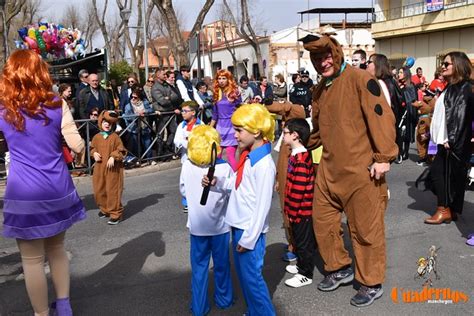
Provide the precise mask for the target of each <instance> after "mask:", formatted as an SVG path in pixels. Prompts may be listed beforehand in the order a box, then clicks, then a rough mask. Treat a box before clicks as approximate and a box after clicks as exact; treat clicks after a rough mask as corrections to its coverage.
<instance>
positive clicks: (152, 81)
mask: <svg viewBox="0 0 474 316" xmlns="http://www.w3.org/2000/svg"><path fill="white" fill-rule="evenodd" d="M147 81H148V82H151V83H154V82H155V80H147Z"/></svg>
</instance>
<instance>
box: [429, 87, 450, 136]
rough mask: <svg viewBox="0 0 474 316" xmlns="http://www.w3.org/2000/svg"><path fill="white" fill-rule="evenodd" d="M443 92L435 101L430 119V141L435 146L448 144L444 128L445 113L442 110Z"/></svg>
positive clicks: (446, 129) (446, 130) (443, 109)
mask: <svg viewBox="0 0 474 316" xmlns="http://www.w3.org/2000/svg"><path fill="white" fill-rule="evenodd" d="M444 95H445V91H443V92H442V93H441V95H440V96H439V97H438V100H436V104H435V108H434V112H433V118H432V119H431V127H430V133H431V141H432V142H433V143H435V144H437V145H443V144H444V143H447V142H448V128H447V127H446V111H445V108H444Z"/></svg>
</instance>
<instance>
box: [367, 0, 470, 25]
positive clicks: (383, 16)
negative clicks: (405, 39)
mask: <svg viewBox="0 0 474 316" xmlns="http://www.w3.org/2000/svg"><path fill="white" fill-rule="evenodd" d="M470 4H474V0H445V1H444V6H443V9H442V10H447V9H451V8H456V7H461V6H466V5H470ZM425 13H431V11H428V7H427V4H426V1H420V2H417V3H413V4H410V5H406V6H403V7H398V8H390V9H388V10H382V11H378V12H375V13H374V19H375V23H377V22H384V21H390V20H396V19H400V18H406V17H410V16H415V15H420V14H425Z"/></svg>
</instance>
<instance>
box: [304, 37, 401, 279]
mask: <svg viewBox="0 0 474 316" xmlns="http://www.w3.org/2000/svg"><path fill="white" fill-rule="evenodd" d="M303 42H304V48H305V49H307V50H308V51H309V52H310V57H311V61H312V62H313V65H315V66H316V59H317V58H318V57H321V56H322V55H323V54H324V53H327V52H331V54H332V58H333V61H334V64H333V67H334V69H335V72H334V74H335V76H334V77H333V78H323V79H322V80H321V82H320V83H319V84H318V86H317V87H316V89H315V90H314V92H313V114H312V120H313V131H312V133H311V137H310V141H309V145H308V147H309V149H314V148H316V147H318V146H319V145H323V154H322V158H321V162H320V165H319V168H318V173H317V177H316V186H315V199H314V203H313V223H314V224H313V225H314V231H315V235H316V239H317V243H318V249H319V251H320V254H321V256H322V258H323V260H324V267H325V270H326V271H329V272H333V271H336V270H339V269H341V268H343V267H345V266H347V265H350V264H351V262H352V260H351V258H350V257H349V253H348V251H347V250H346V249H345V247H344V241H343V237H342V231H343V230H342V226H341V217H342V212H344V213H345V214H346V216H347V222H348V226H349V233H350V236H351V240H352V245H353V248H354V255H355V261H356V264H355V278H356V280H357V281H359V282H360V283H362V284H364V285H367V286H373V285H376V284H381V283H383V282H384V279H385V231H384V213H385V209H386V206H387V184H386V182H385V179H384V178H382V179H381V180H375V178H371V177H370V173H369V171H368V170H367V169H368V167H369V166H371V165H372V164H373V163H374V162H379V163H383V162H390V161H392V160H394V159H395V157H396V156H397V153H398V147H397V145H396V143H395V117H394V115H393V112H392V110H391V109H390V106H389V105H388V104H387V101H386V100H385V97H384V96H383V94H382V93H381V90H380V89H381V88H380V86H379V84H378V83H377V81H376V80H375V78H373V77H371V75H370V74H369V73H368V72H367V71H364V70H361V69H355V68H352V67H351V66H350V65H345V68H343V62H344V59H343V58H344V57H343V56H344V55H343V52H342V49H341V47H340V45H339V43H338V42H337V41H336V40H335V39H334V38H332V37H329V36H322V37H317V36H311V37H310V38H308V37H307V38H305V39H303ZM341 69H343V70H342V71H341Z"/></svg>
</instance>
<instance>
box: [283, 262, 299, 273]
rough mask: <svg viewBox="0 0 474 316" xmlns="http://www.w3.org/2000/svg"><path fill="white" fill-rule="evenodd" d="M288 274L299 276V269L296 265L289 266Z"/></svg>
mask: <svg viewBox="0 0 474 316" xmlns="http://www.w3.org/2000/svg"><path fill="white" fill-rule="evenodd" d="M285 270H286V272H288V273H291V274H297V273H298V267H297V266H296V264H289V265H287V266H286V268H285Z"/></svg>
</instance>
